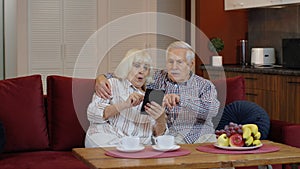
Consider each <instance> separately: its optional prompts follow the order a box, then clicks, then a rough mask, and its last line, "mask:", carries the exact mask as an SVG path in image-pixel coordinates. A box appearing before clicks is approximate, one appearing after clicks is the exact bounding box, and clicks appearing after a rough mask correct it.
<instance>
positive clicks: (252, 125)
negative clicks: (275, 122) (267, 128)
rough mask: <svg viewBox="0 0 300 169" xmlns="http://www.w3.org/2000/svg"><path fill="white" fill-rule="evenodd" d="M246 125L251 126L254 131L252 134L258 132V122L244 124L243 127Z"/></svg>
mask: <svg viewBox="0 0 300 169" xmlns="http://www.w3.org/2000/svg"><path fill="white" fill-rule="evenodd" d="M245 127H249V128H250V129H251V131H252V134H253V135H254V136H255V135H256V134H257V132H258V126H257V125H256V124H244V125H243V126H242V129H243V128H245Z"/></svg>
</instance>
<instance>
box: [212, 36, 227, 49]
mask: <svg viewBox="0 0 300 169" xmlns="http://www.w3.org/2000/svg"><path fill="white" fill-rule="evenodd" d="M209 49H210V50H211V51H216V52H221V51H222V50H223V49H224V41H223V40H222V39H221V38H219V37H214V38H211V39H210V43H209Z"/></svg>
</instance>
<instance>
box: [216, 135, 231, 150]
mask: <svg viewBox="0 0 300 169" xmlns="http://www.w3.org/2000/svg"><path fill="white" fill-rule="evenodd" d="M217 143H218V145H219V146H224V147H227V146H229V139H228V137H227V135H226V134H225V133H224V134H221V135H220V136H219V137H218V140H217Z"/></svg>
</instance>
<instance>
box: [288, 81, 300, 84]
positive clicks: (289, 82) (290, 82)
mask: <svg viewBox="0 0 300 169" xmlns="http://www.w3.org/2000/svg"><path fill="white" fill-rule="evenodd" d="M288 84H300V82H292V81H288Z"/></svg>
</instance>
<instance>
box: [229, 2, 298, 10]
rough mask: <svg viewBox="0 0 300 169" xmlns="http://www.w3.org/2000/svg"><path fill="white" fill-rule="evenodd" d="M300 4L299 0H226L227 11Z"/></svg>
mask: <svg viewBox="0 0 300 169" xmlns="http://www.w3.org/2000/svg"><path fill="white" fill-rule="evenodd" d="M297 3H300V1H299V0H224V8H225V10H236V9H247V8H259V7H269V6H278V5H289V4H297Z"/></svg>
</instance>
